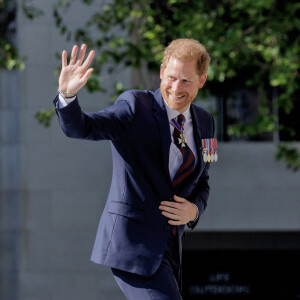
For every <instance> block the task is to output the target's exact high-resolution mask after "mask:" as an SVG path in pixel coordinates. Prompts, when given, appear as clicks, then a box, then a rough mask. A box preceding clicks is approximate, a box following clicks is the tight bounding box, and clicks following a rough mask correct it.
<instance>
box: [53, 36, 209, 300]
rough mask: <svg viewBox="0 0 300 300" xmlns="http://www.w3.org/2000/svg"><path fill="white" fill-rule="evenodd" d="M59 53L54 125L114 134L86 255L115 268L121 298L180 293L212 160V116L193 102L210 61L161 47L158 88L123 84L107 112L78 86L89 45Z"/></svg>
mask: <svg viewBox="0 0 300 300" xmlns="http://www.w3.org/2000/svg"><path fill="white" fill-rule="evenodd" d="M77 52H78V47H77V46H74V47H73V49H72V53H71V57H70V61H69V64H68V63H67V53H66V51H63V53H62V70H61V74H60V78H59V95H58V96H57V97H56V98H55V100H54V105H55V107H56V112H57V115H58V118H59V122H60V125H61V128H62V130H63V131H64V133H65V134H66V135H67V136H68V137H71V138H79V139H88V140H104V139H106V140H110V141H111V150H112V157H113V175H112V183H111V188H110V192H109V195H108V199H107V202H106V205H105V208H104V211H103V214H102V217H101V219H100V224H99V228H98V232H97V236H96V240H95V245H94V249H93V253H92V258H91V259H92V261H94V262H96V263H99V264H103V265H106V266H109V267H111V269H112V272H113V275H114V277H115V279H116V281H117V283H118V285H119V286H120V288H121V289H122V291H123V293H124V294H125V296H126V298H127V299H133V300H140V299H152V300H153V299H159V300H163V299H170V300H176V299H182V297H181V294H180V288H181V287H180V284H181V252H182V246H181V245H182V244H181V238H182V235H183V232H184V226H185V225H186V224H187V225H188V226H189V227H190V228H194V227H195V226H196V224H197V222H198V220H199V217H200V215H201V214H202V213H203V212H204V210H205V208H206V205H207V200H208V195H209V184H208V178H209V176H208V169H209V163H208V162H204V161H203V157H202V154H203V149H202V147H201V140H205V139H209V138H213V136H214V120H213V117H212V115H211V114H210V113H208V112H206V111H205V110H203V109H202V108H200V107H198V106H196V105H194V104H192V101H193V100H194V99H195V98H196V96H197V93H198V90H199V89H200V88H202V87H203V85H204V83H205V81H206V77H207V75H206V73H207V68H208V65H209V62H210V58H209V55H208V53H207V52H206V49H205V48H204V46H203V45H202V44H200V43H199V42H197V41H195V40H192V39H178V40H175V41H173V42H172V43H171V44H170V45H169V46H168V47H167V48H166V49H165V52H164V58H163V61H162V64H161V69H160V79H161V85H160V89H158V90H156V91H155V92H152V91H149V90H144V91H141V90H129V91H126V92H124V93H123V94H121V95H120V96H119V98H118V99H117V101H116V103H115V104H114V105H112V106H110V107H108V108H107V109H104V110H101V111H98V112H95V113H84V112H82V110H81V108H80V105H79V101H78V97H77V92H78V91H79V90H80V89H81V88H82V87H83V86H84V85H85V84H86V82H87V80H88V78H89V76H90V75H91V73H92V71H93V69H92V68H90V64H91V62H92V60H93V57H94V51H90V53H89V55H88V56H87V58H86V59H85V60H84V57H85V52H86V46H85V45H82V46H81V49H80V51H79V54H78V56H77Z"/></svg>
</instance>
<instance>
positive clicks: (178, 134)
mask: <svg viewBox="0 0 300 300" xmlns="http://www.w3.org/2000/svg"><path fill="white" fill-rule="evenodd" d="M184 122H185V117H184V115H182V114H180V115H179V116H178V118H177V121H176V118H174V119H172V120H171V124H172V125H173V126H174V127H175V128H174V132H173V137H174V143H175V145H176V146H177V147H178V148H179V150H180V152H181V154H182V158H183V160H182V164H181V166H180V167H179V169H178V170H177V172H176V174H175V176H174V178H173V182H172V184H173V187H174V188H175V189H176V187H178V186H179V185H180V183H181V182H182V181H183V180H184V179H186V178H187V177H188V176H189V175H190V174H191V173H192V172H193V169H194V165H195V155H194V153H193V151H192V150H191V149H190V147H189V146H188V144H187V143H186V140H185V137H184V135H183V130H184ZM172 233H173V235H174V236H176V235H177V226H175V227H174V228H173V230H172Z"/></svg>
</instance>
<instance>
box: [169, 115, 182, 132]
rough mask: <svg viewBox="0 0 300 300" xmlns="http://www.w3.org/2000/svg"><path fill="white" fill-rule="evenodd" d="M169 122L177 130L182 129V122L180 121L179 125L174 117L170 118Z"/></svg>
mask: <svg viewBox="0 0 300 300" xmlns="http://www.w3.org/2000/svg"><path fill="white" fill-rule="evenodd" d="M171 124H172V125H173V126H174V127H176V128H177V129H178V130H179V131H181V132H182V131H183V130H184V122H182V124H181V126H180V125H179V124H178V123H177V121H176V120H175V118H174V119H172V120H171Z"/></svg>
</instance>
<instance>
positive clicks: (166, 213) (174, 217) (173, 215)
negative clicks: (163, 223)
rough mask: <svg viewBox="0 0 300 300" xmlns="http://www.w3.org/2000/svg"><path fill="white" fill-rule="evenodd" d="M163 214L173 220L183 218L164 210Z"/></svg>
mask: <svg viewBox="0 0 300 300" xmlns="http://www.w3.org/2000/svg"><path fill="white" fill-rule="evenodd" d="M162 215H163V216H165V217H167V218H168V219H171V220H173V221H179V220H180V219H181V218H180V217H178V215H176V214H172V213H168V212H166V211H163V212H162Z"/></svg>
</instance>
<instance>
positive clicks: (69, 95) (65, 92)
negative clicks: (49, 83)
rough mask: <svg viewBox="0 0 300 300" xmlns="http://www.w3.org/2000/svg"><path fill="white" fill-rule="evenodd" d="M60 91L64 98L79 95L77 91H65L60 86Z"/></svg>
mask: <svg viewBox="0 0 300 300" xmlns="http://www.w3.org/2000/svg"><path fill="white" fill-rule="evenodd" d="M58 92H59V94H60V95H62V97H63V98H64V99H68V98H73V97H75V96H77V92H75V93H72V92H68V91H63V90H61V89H60V88H58Z"/></svg>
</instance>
